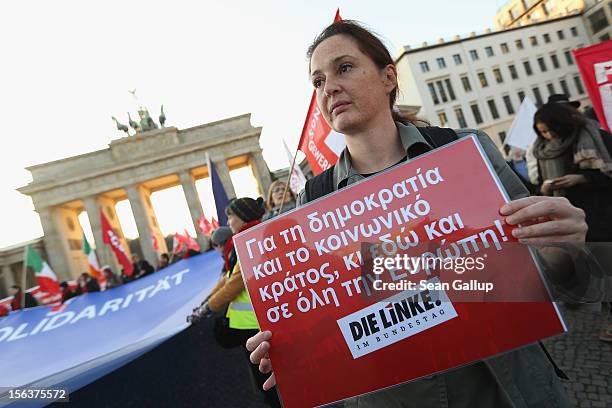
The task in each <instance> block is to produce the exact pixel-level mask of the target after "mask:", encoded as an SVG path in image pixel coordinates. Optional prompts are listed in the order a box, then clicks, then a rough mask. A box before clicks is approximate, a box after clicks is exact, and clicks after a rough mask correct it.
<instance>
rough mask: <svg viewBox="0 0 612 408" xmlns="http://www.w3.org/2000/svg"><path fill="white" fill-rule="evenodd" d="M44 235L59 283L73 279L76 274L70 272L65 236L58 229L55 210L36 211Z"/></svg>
mask: <svg viewBox="0 0 612 408" xmlns="http://www.w3.org/2000/svg"><path fill="white" fill-rule="evenodd" d="M36 211H37V212H38V215H39V216H40V223H41V225H42V228H43V232H44V234H45V237H44V242H45V248H46V250H47V255H48V257H49V263H50V264H51V268H53V271H54V272H55V274H56V275H57V277H58V279H59V280H60V281H62V280H71V279H73V278H74V277H75V276H76V274H77V273H78V272H75V271H72V269H71V267H70V262H69V258H68V254H67V253H66V242H67V239H66V236H65V235H64V233H63V232H64V231H62V230H61V229H59V228H58V226H57V224H58V222H57V219H56V218H57V214H56V209H55V208H53V207H46V208H41V209H37V210H36Z"/></svg>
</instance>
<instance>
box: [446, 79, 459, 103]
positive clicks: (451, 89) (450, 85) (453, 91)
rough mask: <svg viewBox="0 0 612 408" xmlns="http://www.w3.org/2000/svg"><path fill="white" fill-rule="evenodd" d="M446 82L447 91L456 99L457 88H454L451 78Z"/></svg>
mask: <svg viewBox="0 0 612 408" xmlns="http://www.w3.org/2000/svg"><path fill="white" fill-rule="evenodd" d="M444 83H445V84H446V91H447V92H448V96H449V97H450V99H451V101H456V100H457V98H456V97H455V90H454V89H453V85H452V84H451V81H450V79H449V78H446V79H445V80H444Z"/></svg>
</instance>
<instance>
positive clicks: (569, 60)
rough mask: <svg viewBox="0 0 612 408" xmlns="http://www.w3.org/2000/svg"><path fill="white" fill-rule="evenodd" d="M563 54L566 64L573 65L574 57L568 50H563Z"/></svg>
mask: <svg viewBox="0 0 612 408" xmlns="http://www.w3.org/2000/svg"><path fill="white" fill-rule="evenodd" d="M563 55H565V61H566V62H567V65H574V59H573V58H572V54H571V53H570V51H569V50H566V51H563Z"/></svg>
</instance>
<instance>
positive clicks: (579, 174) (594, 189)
mask: <svg viewBox="0 0 612 408" xmlns="http://www.w3.org/2000/svg"><path fill="white" fill-rule="evenodd" d="M533 127H534V130H535V132H536V134H537V139H536V141H535V143H534V147H533V154H534V156H535V158H536V159H537V160H538V169H539V174H540V177H539V179H540V180H541V185H540V192H541V193H542V194H543V195H546V196H555V197H565V198H567V199H568V200H569V201H570V202H571V203H572V204H573V205H574V206H576V207H579V208H582V209H583V210H584V212H585V214H586V222H587V225H588V226H589V230H588V232H587V241H591V242H609V241H612V205H610V203H611V202H612V158H611V157H610V156H611V155H612V136H610V135H609V134H607V135H605V136H604V137H602V135H601V134H600V132H603V130H600V129H599V127H598V126H597V125H596V124H595V122H593V121H590V120H587V119H585V118H584V117H583V116H582V114H581V113H580V112H578V111H577V110H576V109H575V108H572V107H569V106H568V105H567V104H564V103H555V102H552V103H547V104H545V105H542V107H541V108H540V109H538V111H537V112H536V114H535V116H534V126H533Z"/></svg>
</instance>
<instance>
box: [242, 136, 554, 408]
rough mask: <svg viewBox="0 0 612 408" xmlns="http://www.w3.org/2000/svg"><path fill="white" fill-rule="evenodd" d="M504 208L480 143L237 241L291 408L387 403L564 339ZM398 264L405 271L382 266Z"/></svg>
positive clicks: (449, 149)
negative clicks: (348, 401) (412, 389)
mask: <svg viewBox="0 0 612 408" xmlns="http://www.w3.org/2000/svg"><path fill="white" fill-rule="evenodd" d="M506 201H507V199H506V195H505V192H504V191H503V188H502V187H501V186H500V185H499V182H498V180H497V176H496V174H495V173H494V170H493V169H492V167H491V165H490V163H489V162H488V160H487V159H486V157H485V155H484V153H483V151H482V148H481V147H480V145H479V143H478V141H477V139H476V137H475V136H472V137H467V138H464V139H461V140H460V141H458V142H456V143H453V144H450V145H447V146H445V147H443V148H441V149H437V150H435V151H433V152H431V153H428V154H425V155H423V156H421V157H419V158H418V159H415V160H412V161H410V162H408V163H405V164H403V165H401V166H398V167H395V168H393V169H390V170H387V171H385V172H383V173H380V174H378V175H376V176H373V177H370V178H368V179H367V180H365V181H363V182H360V183H357V184H355V185H352V186H350V187H348V188H346V189H343V190H341V191H338V192H336V193H334V194H331V195H328V196H326V197H324V198H322V199H320V200H317V201H316V202H315V203H312V204H311V205H307V206H304V207H301V208H298V209H296V210H294V211H292V212H290V213H287V214H284V215H282V216H279V217H277V218H275V219H273V220H271V221H270V222H266V223H263V224H261V225H258V226H256V227H254V228H252V229H250V230H248V231H245V232H244V233H242V234H239V235H238V236H236V237H234V242H235V246H236V250H237V253H238V257H239V260H240V265H241V269H242V273H243V276H244V279H245V282H246V285H247V288H248V291H249V294H250V297H251V301H252V303H253V306H254V309H255V312H256V314H257V317H258V321H259V324H260V326H261V328H262V330H271V331H272V333H273V337H272V340H271V345H272V349H271V351H270V358H271V361H272V365H273V367H274V372H275V375H276V381H277V384H278V389H279V392H280V394H281V396H282V399H283V401H284V403H285V406H287V407H302V406H304V407H306V406H316V405H321V404H325V403H329V402H333V401H338V400H342V399H345V398H348V397H351V396H356V395H360V394H364V393H368V392H372V391H376V390H380V389H383V388H386V387H389V386H393V385H396V384H400V383H403V382H406V381H410V380H414V379H418V378H420V377H423V376H426V375H430V374H432V373H436V372H441V371H444V370H447V369H450V368H453V367H457V366H460V365H464V364H468V363H470V362H473V361H477V360H480V359H483V358H486V357H490V356H493V355H496V354H499V353H502V352H505V351H509V350H512V349H514V348H517V347H520V346H523V345H526V344H529V343H533V342H535V341H537V340H540V339H542V338H545V337H549V336H552V335H555V334H558V333H562V332H563V331H565V326H564V324H563V322H562V320H561V317H560V316H559V314H558V311H557V309H556V308H555V306H554V304H552V303H551V302H550V298H549V296H548V292H547V290H546V287H545V285H544V283H543V281H542V280H541V277H540V274H539V272H538V269H537V267H536V264H535V263H534V262H533V259H532V258H531V254H530V252H529V250H528V248H526V247H524V246H522V245H519V244H517V243H516V241H515V240H514V238H513V237H512V235H511V233H510V228H509V227H508V226H507V225H506V224H504V222H503V219H502V218H501V217H500V215H499V213H498V209H499V208H500V206H501V205H502V204H503V203H504V202H506ZM364 243H369V244H367V245H364ZM439 244H444V245H445V246H443V247H440V246H439ZM394 247H395V248H394ZM398 248H399V249H401V250H402V251H400V252H397V251H395V250H397V249H398ZM400 254H410V255H411V258H409V259H408V260H409V261H410V263H411V265H409V266H397V265H398V264H397V263H396V264H395V266H391V265H384V264H381V263H379V260H381V259H382V260H383V261H384V262H386V260H391V261H394V259H395V258H396V257H397V258H398V259H399V260H401V259H400V258H399V256H398V255H400ZM436 254H437V258H436ZM370 258H371V259H370ZM419 259H420V260H421V261H422V262H424V263H420V264H418V265H417V262H414V261H415V260H419ZM432 259H433V260H438V261H440V262H439V264H437V265H436V264H435V262H434V265H433V266H431V265H428V263H429V261H430V260H432ZM460 259H461V260H462V262H459V260H460ZM468 259H471V260H472V262H471V263H470V265H471V266H472V267H471V268H469V269H470V271H469V272H467V271H465V268H466V267H467V266H468V262H467V260H468ZM396 260H397V259H396ZM404 260H406V259H405V258H404ZM442 261H444V264H443V263H442ZM446 262H449V264H451V266H452V267H451V268H450V269H449V270H447V269H446V266H445V265H446ZM362 263H363V264H364V266H363V267H361V264H362ZM390 263H393V262H390ZM425 265H427V266H425ZM481 266H483V267H482V268H481ZM377 268H378V269H377ZM380 268H382V269H383V271H382V272H381V271H380V270H379V269H380ZM385 283H386V284H389V285H390V284H394V285H395V287H390V286H388V287H386V288H380V285H383V284H385ZM402 285H404V286H402ZM490 285H491V287H489V286H490ZM399 286H402V287H399ZM380 289H382V290H380ZM526 293H527V294H526ZM493 296H497V299H495V298H493ZM491 300H493V301H491ZM517 300H519V301H517ZM524 300H529V301H524ZM398 361H401V362H402V364H398ZM347 373H350V376H348V377H347ZM339 378H344V379H345V380H343V381H338V379H339Z"/></svg>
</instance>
